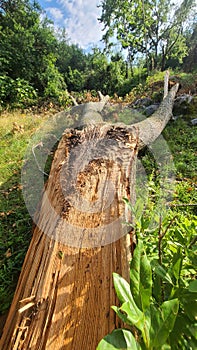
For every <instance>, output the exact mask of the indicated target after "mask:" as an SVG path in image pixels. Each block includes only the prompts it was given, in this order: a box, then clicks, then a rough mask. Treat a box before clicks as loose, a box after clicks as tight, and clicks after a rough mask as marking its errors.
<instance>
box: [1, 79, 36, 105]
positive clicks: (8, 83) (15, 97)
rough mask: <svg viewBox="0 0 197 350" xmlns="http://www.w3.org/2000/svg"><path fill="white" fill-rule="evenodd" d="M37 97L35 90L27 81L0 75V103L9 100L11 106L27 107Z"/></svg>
mask: <svg viewBox="0 0 197 350" xmlns="http://www.w3.org/2000/svg"><path fill="white" fill-rule="evenodd" d="M36 98H37V92H36V91H35V89H34V88H33V87H32V86H30V85H29V83H28V81H26V80H24V79H20V78H16V79H12V78H10V77H8V76H5V75H4V76H0V104H1V105H4V104H6V101H9V102H10V103H11V104H12V106H13V107H21V106H24V107H28V106H29V105H30V104H31V103H32V102H33V101H34V100H35V99H36Z"/></svg>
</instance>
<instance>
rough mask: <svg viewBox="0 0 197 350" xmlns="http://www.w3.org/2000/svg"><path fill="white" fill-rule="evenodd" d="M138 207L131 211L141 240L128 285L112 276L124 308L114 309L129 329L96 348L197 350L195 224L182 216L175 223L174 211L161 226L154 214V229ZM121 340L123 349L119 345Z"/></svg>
mask: <svg viewBox="0 0 197 350" xmlns="http://www.w3.org/2000/svg"><path fill="white" fill-rule="evenodd" d="M137 207H138V208H139V204H138V205H137V206H136V208H135V209H133V208H131V209H132V211H133V212H134V213H135V214H136V234H137V236H138V237H139V240H138V244H137V247H136V249H135V251H134V255H133V258H132V261H131V265H130V286H129V284H128V283H127V282H126V281H125V280H124V279H123V278H122V277H120V276H119V275H117V274H114V286H115V290H116V293H117V296H118V298H119V300H120V303H121V306H120V307H115V306H113V307H112V308H113V310H114V311H115V312H116V313H117V314H118V316H119V317H120V318H121V320H122V321H123V323H124V325H127V329H126V330H125V329H124V328H123V329H119V330H116V331H115V332H112V333H111V334H110V335H108V336H107V337H105V338H104V339H103V340H102V341H101V342H100V343H99V346H98V349H103V348H104V349H116V348H118V349H119V348H120V349H121V348H124V349H133V348H134V349H135V348H136V349H164V348H165V349H177V350H178V349H180V348H181V349H194V348H195V347H196V343H197V324H196V314H197V303H196V299H197V284H196V280H195V271H196V268H197V259H196V247H195V242H196V225H197V219H196V218H191V217H190V219H188V218H187V217H185V215H180V214H178V213H177V218H176V217H175V216H173V215H174V212H170V213H169V214H168V217H167V218H166V219H164V220H163V223H161V218H160V217H159V216H158V218H155V214H154V220H155V219H156V221H157V220H158V221H159V226H157V227H156V228H154V229H153V228H152V229H151V228H150V226H151V225H150V223H151V222H152V219H153V218H152V216H151V214H150V209H149V208H146V210H145V211H144V212H143V215H142V213H139V210H138V209H137ZM136 210H137V211H136ZM142 241H143V243H142ZM144 247H146V248H144ZM145 250H146V252H147V255H148V258H147V256H146V254H145ZM119 340H121V346H122V344H123V342H124V346H122V347H121V346H119V343H118V342H119Z"/></svg>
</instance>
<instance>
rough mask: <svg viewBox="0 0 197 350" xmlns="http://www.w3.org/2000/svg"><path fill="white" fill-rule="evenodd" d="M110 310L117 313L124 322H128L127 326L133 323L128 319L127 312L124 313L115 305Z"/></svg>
mask: <svg viewBox="0 0 197 350" xmlns="http://www.w3.org/2000/svg"><path fill="white" fill-rule="evenodd" d="M111 308H112V310H114V311H115V313H116V314H117V315H118V317H119V318H120V319H121V320H122V321H123V322H124V323H125V324H128V325H129V326H133V323H131V322H130V321H129V319H128V316H127V314H124V313H123V312H122V311H121V310H120V308H119V307H117V306H112V307H111Z"/></svg>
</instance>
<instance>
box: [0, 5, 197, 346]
mask: <svg viewBox="0 0 197 350" xmlns="http://www.w3.org/2000/svg"><path fill="white" fill-rule="evenodd" d="M120 5H121V6H120ZM170 6H172V3H171V2H169V1H166V0H160V1H152V2H151V1H139V0H138V1H137V2H135V4H134V3H132V5H131V2H129V1H121V2H120V1H112V0H110V1H109V0H105V1H102V5H101V7H102V16H101V19H100V20H101V22H102V23H103V24H104V26H105V27H106V30H107V31H106V33H105V36H104V38H103V39H104V41H105V44H106V50H105V52H102V51H101V50H100V49H98V48H94V49H93V51H92V52H91V53H89V54H86V53H85V52H84V51H83V50H82V49H81V48H80V47H79V46H77V45H74V44H70V42H69V40H68V38H67V34H66V32H65V30H64V29H60V30H59V32H58V33H57V32H55V30H54V28H53V25H52V23H51V22H50V21H49V20H48V19H47V18H46V17H44V16H42V17H41V16H40V15H41V14H43V12H42V9H41V7H40V6H39V4H38V3H36V2H31V1H30V0H11V1H6V0H2V1H1V2H0V47H1V55H0V113H1V120H0V137H1V149H0V156H1V157H0V170H1V183H0V186H1V188H0V217H1V223H0V314H3V313H4V312H5V311H7V310H8V308H9V306H10V303H11V300H12V297H13V293H14V290H15V287H16V283H17V279H18V276H19V273H20V270H21V266H22V263H23V259H24V256H25V254H26V251H27V248H28V245H29V242H30V239H31V230H32V221H31V218H30V216H29V214H28V212H27V209H26V207H25V203H24V200H23V196H22V187H21V184H20V182H21V180H20V171H21V167H22V160H23V156H24V154H25V150H26V147H27V145H28V142H29V139H30V138H31V136H32V134H33V133H34V132H35V130H36V129H37V127H38V126H39V125H40V123H41V122H42V121H43V119H45V118H46V117H48V114H49V112H48V111H49V109H50V113H51V115H53V114H54V113H56V112H57V111H59V109H61V108H67V107H68V106H69V105H71V103H72V101H71V99H70V95H69V93H70V92H72V94H73V95H74V96H75V98H76V99H77V101H78V102H79V103H80V102H87V101H90V100H95V98H96V97H95V96H96V91H98V90H101V91H102V92H103V93H104V94H106V93H107V94H110V95H111V101H112V102H116V103H117V102H118V103H122V102H123V103H128V104H129V103H133V102H134V101H135V100H136V99H137V98H140V97H151V98H152V99H153V100H154V101H156V102H160V100H161V95H162V94H161V86H160V85H159V84H160V82H161V81H163V72H162V70H163V69H166V68H170V69H171V75H173V76H174V78H175V80H176V79H177V80H178V81H180V82H181V85H182V91H183V92H189V91H194V92H195V91H196V90H195V89H196V87H195V81H196V58H195V57H196V42H197V40H196V37H197V26H196V22H195V16H194V15H193V17H192V18H191V17H190V14H191V13H192V12H191V11H192V10H193V11H194V7H193V6H194V1H193V0H189V1H186V0H184V1H183V3H182V4H181V5H179V6H178V7H174V15H173V17H172V18H170V17H169V13H170V11H169V8H170ZM134 11H135V22H134V21H133V18H134V16H133V13H134ZM192 14H193V13H192ZM41 18H43V19H41ZM188 23H189V26H188ZM115 32H116V34H117V40H118V41H119V42H120V43H121V50H119V52H117V50H114V44H116V43H117V42H115V40H111V38H112V37H113V38H114V33H115ZM124 49H126V50H127V52H128V57H127V58H125V54H124V53H123V51H124ZM156 68H157V70H155V69H156ZM192 108H193V109H192ZM195 108H196V107H195V106H194V107H191V108H190V110H189V115H188V114H186V115H184V116H183V117H182V118H178V119H176V120H172V121H170V123H169V124H168V126H167V127H166V129H165V130H164V133H163V136H164V138H165V140H166V141H167V142H168V146H169V148H170V152H171V154H172V156H173V159H174V160H173V161H174V164H175V168H176V174H175V176H176V178H175V185H176V187H175V191H174V192H173V194H172V195H171V200H170V201H169V203H168V206H169V207H168V211H167V215H166V216H165V217H163V216H162V215H156V214H155V210H154V208H155V206H156V205H157V200H158V197H159V189H158V188H159V187H160V178H159V175H160V174H159V171H158V168H157V164H155V160H154V157H153V156H152V154H151V152H150V150H148V149H147V150H145V151H143V153H142V154H140V159H141V162H142V163H143V166H144V169H145V171H146V174H147V176H148V177H149V182H148V184H147V186H148V189H147V191H148V193H149V197H150V198H149V200H148V203H147V204H146V206H144V204H143V203H140V202H137V204H136V207H135V208H130V209H131V210H132V211H133V212H135V215H136V226H135V231H136V235H137V238H138V241H139V243H138V246H137V248H136V250H135V254H134V256H133V260H132V262H131V284H130V285H128V284H127V283H126V282H125V281H124V280H123V279H122V278H121V277H120V276H118V275H116V274H114V285H115V289H116V292H117V295H118V298H119V300H120V303H121V306H120V307H117V306H116V307H114V310H115V312H116V313H117V314H118V316H119V317H120V318H121V319H122V320H123V321H124V322H125V327H126V328H122V329H121V330H115V331H114V332H113V333H112V334H111V335H108V336H106V338H105V339H104V340H102V341H101V343H100V344H99V346H98V349H103V350H104V349H114V348H128V349H129V348H132V349H135V348H136V349H140V348H142V349H145V348H146V349H159V346H160V348H162V349H170V348H171V349H195V348H196V342H197V340H196V339H197V329H196V323H195V322H196V319H195V317H196V311H197V310H196V302H195V299H196V282H195V281H194V275H195V269H196V265H197V261H196V255H195V253H196V248H195V242H196V227H197V217H196V203H197V194H196V187H195V186H196V148H195V147H196V146H195V145H196V133H195V129H194V127H191V123H190V120H191V118H192V116H193V117H194V116H195V113H196V110H195ZM9 109H10V110H11V109H15V111H13V110H12V113H9V112H8V110H9ZM19 109H20V111H19ZM38 111H39V114H38V113H37V112H38ZM119 118H120V121H123V122H125V123H126V122H127V120H125V119H124V120H123V119H121V118H123V116H121V115H120V116H119ZM115 121H118V119H116V120H115ZM152 212H154V221H156V224H154V225H153V224H152V222H153V217H152V215H151V213H152ZM142 240H143V244H142ZM140 258H141V259H140ZM134 265H135V266H138V267H139V269H138V270H137V273H136V275H135V276H134V275H133V272H132V271H133V267H134ZM142 271H143V278H142V273H141V272H142ZM144 276H145V277H146V278H144ZM134 277H135V279H134ZM137 286H138V287H140V288H139V290H138V293H137V292H136V290H135V288H137ZM141 287H143V288H145V289H146V291H147V293H146V295H145V294H143V293H141V292H140V290H142V291H143V288H141ZM131 310H133V311H134V314H133V313H132V314H131V312H130V311H131ZM171 311H173V313H171ZM133 315H135V316H136V318H134V316H133ZM146 326H147V327H148V330H149V331H148V333H147V329H146ZM158 329H159V331H160V332H159V333H157V330H158ZM158 338H159V340H160V342H159V345H158ZM161 339H162V341H161Z"/></svg>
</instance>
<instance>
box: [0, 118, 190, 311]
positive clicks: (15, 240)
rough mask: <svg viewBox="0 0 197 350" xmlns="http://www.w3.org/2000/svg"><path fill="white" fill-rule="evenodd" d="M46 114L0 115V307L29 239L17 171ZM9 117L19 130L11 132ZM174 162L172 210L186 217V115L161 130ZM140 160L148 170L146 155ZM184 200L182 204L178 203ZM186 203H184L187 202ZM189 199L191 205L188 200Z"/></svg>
mask: <svg viewBox="0 0 197 350" xmlns="http://www.w3.org/2000/svg"><path fill="white" fill-rule="evenodd" d="M45 117H46V115H43V116H39V115H33V114H31V113H29V114H26V113H19V112H13V113H4V114H2V115H1V119H0V138H1V148H0V181H1V182H0V186H1V188H0V216H1V224H0V313H1V314H3V313H4V312H5V311H6V310H7V309H8V308H9V306H10V303H11V300H12V298H13V293H14V290H15V288H16V284H17V280H18V276H19V273H20V270H21V267H22V263H23V260H24V257H25V254H26V251H27V249H28V245H29V242H30V240H31V230H32V220H31V218H30V216H29V214H28V212H27V209H26V207H25V203H24V200H23V196H22V187H21V179H20V171H21V167H22V163H23V156H24V154H25V151H26V147H27V145H28V142H29V139H30V137H31V136H32V135H33V134H34V132H35V131H36V129H37V128H38V126H39V125H40V124H41V122H42V121H43V118H45ZM13 123H16V124H17V125H23V130H24V131H23V132H22V133H20V132H16V133H15V134H14V133H13V132H12V130H13ZM164 138H165V139H166V141H167V142H168V145H169V147H170V151H171V153H172V155H173V157H174V163H175V167H176V181H177V185H176V191H175V193H174V195H173V203H172V204H173V205H174V209H173V206H172V211H173V210H174V211H175V212H176V213H177V212H178V213H180V215H183V216H184V217H188V220H190V219H192V218H194V217H196V216H195V215H196V206H195V204H196V203H197V194H196V168H197V167H196V148H195V147H196V146H195V145H196V129H195V127H193V126H191V125H190V121H189V119H188V117H187V118H185V119H177V120H176V121H171V122H170V123H169V124H168V126H167V127H166V129H165V131H164ZM146 157H147V155H145V156H144V161H145V163H147V167H148V168H149V170H151V167H152V163H151V161H150V159H149V160H148V158H147V160H146ZM182 204H183V206H181V205H182ZM187 204H189V205H187ZM192 204H193V205H192Z"/></svg>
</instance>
